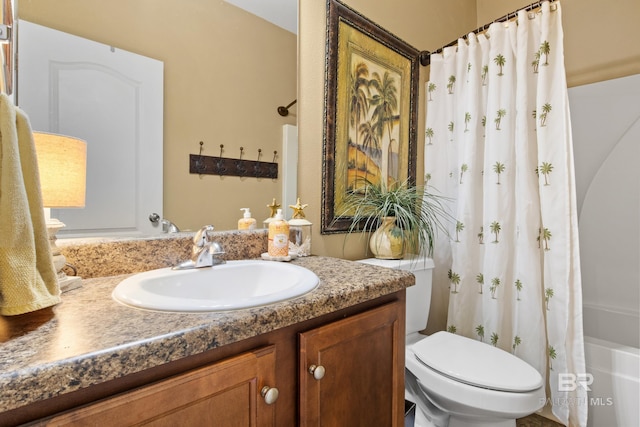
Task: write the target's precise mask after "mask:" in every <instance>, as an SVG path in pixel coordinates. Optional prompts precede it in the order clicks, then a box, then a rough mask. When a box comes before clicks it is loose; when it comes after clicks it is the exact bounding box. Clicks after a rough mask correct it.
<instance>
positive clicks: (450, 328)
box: [447, 325, 458, 334]
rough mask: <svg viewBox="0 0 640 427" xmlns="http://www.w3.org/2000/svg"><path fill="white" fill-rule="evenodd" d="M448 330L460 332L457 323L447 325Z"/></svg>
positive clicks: (453, 332)
mask: <svg viewBox="0 0 640 427" xmlns="http://www.w3.org/2000/svg"><path fill="white" fill-rule="evenodd" d="M447 332H449V333H452V334H455V333H456V332H458V328H456V325H449V326H448V327H447Z"/></svg>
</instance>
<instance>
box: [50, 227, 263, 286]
mask: <svg viewBox="0 0 640 427" xmlns="http://www.w3.org/2000/svg"><path fill="white" fill-rule="evenodd" d="M193 235H194V233H190V232H181V233H172V234H160V235H158V236H153V237H146V238H87V239H81V238H74V239H61V240H58V242H57V245H58V246H59V247H60V251H61V252H62V254H63V255H64V256H65V258H66V259H67V263H69V264H71V265H73V266H74V267H75V268H76V270H77V275H78V276H80V277H82V278H86V279H89V278H94V277H108V276H117V275H120V274H131V273H140V272H142V271H148V270H154V269H157V268H164V267H171V266H174V265H177V264H179V263H180V262H182V261H185V260H187V259H190V257H191V248H192V246H193ZM213 235H214V239H215V241H217V242H219V243H220V245H221V246H222V248H223V250H224V251H225V252H226V254H225V255H224V256H223V257H222V258H224V259H225V260H235V259H251V258H259V257H260V255H261V254H262V253H263V252H266V251H267V231H266V230H264V229H258V230H247V231H244V230H243V231H234V230H232V231H216V232H214V233H213ZM65 271H66V272H67V274H69V275H71V274H73V273H72V272H71V269H69V268H67V269H66V270H65Z"/></svg>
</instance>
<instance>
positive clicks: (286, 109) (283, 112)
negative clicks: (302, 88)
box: [278, 99, 298, 117]
mask: <svg viewBox="0 0 640 427" xmlns="http://www.w3.org/2000/svg"><path fill="white" fill-rule="evenodd" d="M296 102H298V100H297V99H294V100H293V101H291V102H290V103H289V105H287V106H286V107H283V106H280V107H278V114H280V115H281V116H282V117H286V116H288V115H289V108H290V107H291V106H292V105H293V104H295V103H296Z"/></svg>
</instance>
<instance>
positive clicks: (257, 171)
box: [253, 148, 262, 177]
mask: <svg viewBox="0 0 640 427" xmlns="http://www.w3.org/2000/svg"><path fill="white" fill-rule="evenodd" d="M260 157H262V148H258V160H257V161H256V162H255V164H254V165H253V174H254V175H255V176H256V177H257V176H260Z"/></svg>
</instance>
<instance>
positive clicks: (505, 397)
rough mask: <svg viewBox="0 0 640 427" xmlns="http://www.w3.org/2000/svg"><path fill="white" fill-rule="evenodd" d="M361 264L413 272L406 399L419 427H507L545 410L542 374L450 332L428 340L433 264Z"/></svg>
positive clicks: (409, 291) (411, 261) (370, 261)
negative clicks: (425, 330)
mask: <svg viewBox="0 0 640 427" xmlns="http://www.w3.org/2000/svg"><path fill="white" fill-rule="evenodd" d="M360 262H363V263H366V264H373V265H378V266H381V267H387V268H395V269H401V270H408V271H411V272H412V273H413V274H414V275H415V276H416V284H415V286H412V287H410V288H407V316H406V334H407V336H406V343H405V344H406V360H405V366H406V369H405V398H406V400H409V401H411V402H414V403H415V404H416V412H415V427H431V426H436V427H446V426H449V427H472V426H473V427H481V426H495V427H502V426H504V427H507V426H513V427H515V425H516V418H520V417H523V416H526V415H529V414H531V413H533V412H535V411H537V410H538V409H540V408H541V407H542V406H543V405H544V400H545V399H544V398H545V393H544V382H543V380H542V376H541V375H540V374H539V373H538V371H537V370H536V369H534V368H533V367H532V366H530V365H529V364H527V363H526V362H524V361H523V360H521V359H519V358H517V357H515V356H513V355H512V354H511V353H508V352H506V351H503V350H501V349H499V348H496V347H493V346H492V345H490V344H487V343H482V342H480V341H477V340H474V339H470V338H465V337H463V336H461V335H456V334H452V333H449V332H444V331H442V332H436V333H435V334H433V335H429V336H426V335H422V334H420V333H419V331H421V330H423V329H424V328H425V327H426V324H427V318H428V317H429V304H430V302H431V275H432V271H433V267H434V264H433V261H432V260H431V259H426V260H425V259H421V258H419V259H403V260H381V259H375V258H370V259H365V260H361V261H360Z"/></svg>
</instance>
